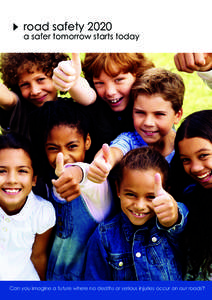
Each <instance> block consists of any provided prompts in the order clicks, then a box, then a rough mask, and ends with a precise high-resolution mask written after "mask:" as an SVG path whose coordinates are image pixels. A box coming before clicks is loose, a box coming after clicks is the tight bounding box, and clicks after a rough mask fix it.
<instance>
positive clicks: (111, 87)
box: [106, 84, 116, 97]
mask: <svg viewBox="0 0 212 300" xmlns="http://www.w3.org/2000/svg"><path fill="white" fill-rule="evenodd" d="M115 94H116V88H115V86H114V85H113V84H109V85H108V86H107V87H106V95H107V97H112V96H114V95H115Z"/></svg>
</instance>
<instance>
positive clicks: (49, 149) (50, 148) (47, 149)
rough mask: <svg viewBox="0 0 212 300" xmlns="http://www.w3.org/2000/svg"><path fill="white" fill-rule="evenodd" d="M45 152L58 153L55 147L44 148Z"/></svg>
mask: <svg viewBox="0 0 212 300" xmlns="http://www.w3.org/2000/svg"><path fill="white" fill-rule="evenodd" d="M46 151H58V150H57V147H54V146H49V147H47V148H46Z"/></svg>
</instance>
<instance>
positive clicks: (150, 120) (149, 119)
mask: <svg viewBox="0 0 212 300" xmlns="http://www.w3.org/2000/svg"><path fill="white" fill-rule="evenodd" d="M144 124H145V125H146V126H153V125H154V118H153V117H152V116H151V115H147V116H146V117H145V120H144Z"/></svg>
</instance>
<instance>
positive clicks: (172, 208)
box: [152, 173, 179, 228]
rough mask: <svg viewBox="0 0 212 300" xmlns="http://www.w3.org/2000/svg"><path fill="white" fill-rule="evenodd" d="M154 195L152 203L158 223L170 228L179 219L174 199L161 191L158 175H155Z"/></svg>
mask: <svg viewBox="0 0 212 300" xmlns="http://www.w3.org/2000/svg"><path fill="white" fill-rule="evenodd" d="M155 195H156V197H155V199H154V200H153V201H152V203H153V208H154V211H155V214H156V216H157V219H158V221H159V223H160V224H161V225H162V226H164V227H167V228H168V227H172V226H173V225H174V224H176V223H177V221H178V218H179V215H178V205H177V202H176V201H175V200H174V198H173V197H172V196H171V195H170V194H169V193H167V192H166V191H165V190H164V189H163V187H162V182H161V176H160V174H159V173H156V174H155Z"/></svg>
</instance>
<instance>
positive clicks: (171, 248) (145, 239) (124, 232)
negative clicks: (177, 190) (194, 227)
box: [84, 203, 188, 281]
mask: <svg viewBox="0 0 212 300" xmlns="http://www.w3.org/2000/svg"><path fill="white" fill-rule="evenodd" d="M178 208H179V214H180V216H181V220H180V223H179V224H177V225H174V226H173V227H172V228H168V229H167V228H165V227H162V226H161V225H160V224H159V223H158V222H157V219H156V218H152V219H151V220H149V221H148V222H147V223H146V224H144V225H143V226H140V227H137V226H134V225H133V224H132V223H131V222H130V221H129V219H128V218H127V216H126V215H125V214H124V213H122V212H121V213H119V214H118V215H116V216H115V217H114V218H113V219H112V220H111V221H108V222H105V223H101V224H100V225H99V226H98V227H97V229H96V230H95V232H94V234H93V235H92V237H91V239H90V240H89V246H88V252H87V258H86V270H85V278H84V279H85V280H110V281H114V280H118V281H121V280H126V281H131V280H141V281H148V280H150V281H152V280H158V281H159V280H182V274H181V267H180V263H179V261H180V251H179V247H178V239H179V236H180V233H181V232H182V231H183V229H184V227H185V225H186V221H187V214H188V210H187V208H186V206H185V205H184V204H182V203H178Z"/></svg>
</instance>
